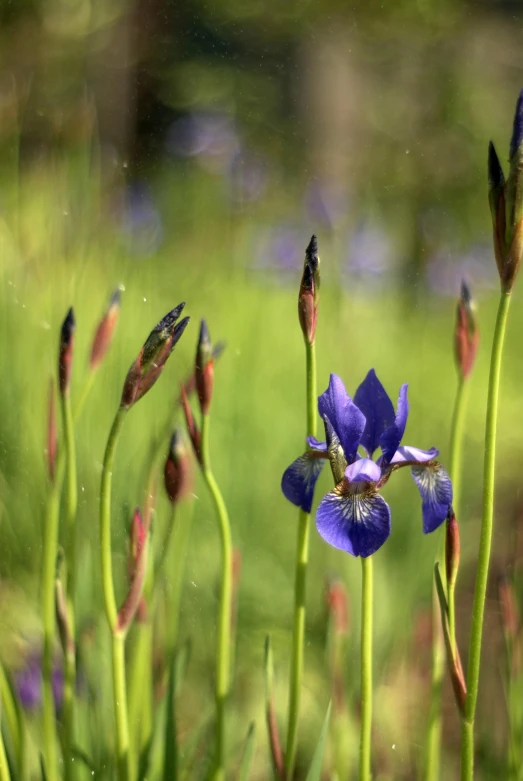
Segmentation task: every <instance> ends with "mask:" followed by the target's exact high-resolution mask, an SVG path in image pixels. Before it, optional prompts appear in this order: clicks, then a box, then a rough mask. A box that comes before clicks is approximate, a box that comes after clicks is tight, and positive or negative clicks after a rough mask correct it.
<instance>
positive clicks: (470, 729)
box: [461, 292, 510, 781]
mask: <svg viewBox="0 0 523 781" xmlns="http://www.w3.org/2000/svg"><path fill="white" fill-rule="evenodd" d="M509 306H510V293H504V292H502V293H501V297H500V301H499V307H498V315H497V319H496V325H495V329H494V339H493V343H492V354H491V358H490V375H489V387H488V396H487V420H486V427H485V457H484V464H483V516H482V520H481V536H480V543H479V554H478V565H477V570H476V585H475V588H474V603H473V607H472V627H471V631H470V645H469V661H468V672H467V697H466V700H465V717H464V719H463V721H462V733H461V781H472V779H473V777H474V719H475V716H476V704H477V700H478V688H479V670H480V663H481V640H482V635H483V615H484V612H485V597H486V592H487V580H488V571H489V563H490V549H491V546H492V527H493V520H494V480H495V467H496V427H497V413H498V398H499V381H500V375H501V359H502V354H503V342H504V338H505V329H506V324H507V316H508V311H509Z"/></svg>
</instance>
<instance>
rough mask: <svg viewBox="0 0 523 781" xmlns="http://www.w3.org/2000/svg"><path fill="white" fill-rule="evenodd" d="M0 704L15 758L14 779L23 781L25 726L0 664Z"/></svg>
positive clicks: (25, 773) (18, 705)
mask: <svg viewBox="0 0 523 781" xmlns="http://www.w3.org/2000/svg"><path fill="white" fill-rule="evenodd" d="M0 702H1V704H2V708H1V710H2V719H4V718H5V723H6V724H7V727H8V729H9V735H10V738H11V744H12V746H13V751H14V753H15V756H16V763H17V765H16V768H17V775H16V777H17V779H19V781H25V779H26V777H27V751H26V738H27V735H26V724H25V720H24V714H23V712H22V708H21V705H20V703H19V702H18V700H17V699H16V698H15V696H14V694H13V690H12V687H11V684H10V682H9V681H8V679H7V676H6V674H5V670H4V668H3V667H2V664H0Z"/></svg>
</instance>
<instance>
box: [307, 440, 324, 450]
mask: <svg viewBox="0 0 523 781" xmlns="http://www.w3.org/2000/svg"><path fill="white" fill-rule="evenodd" d="M307 444H308V446H309V447H310V448H312V450H321V451H323V452H324V453H326V452H327V443H326V442H321V441H320V440H319V439H316V437H307Z"/></svg>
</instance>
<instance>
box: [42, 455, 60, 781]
mask: <svg viewBox="0 0 523 781" xmlns="http://www.w3.org/2000/svg"><path fill="white" fill-rule="evenodd" d="M64 474H65V453H64V451H63V449H61V450H60V451H59V452H58V457H57V460H56V471H55V481H54V483H53V485H52V486H51V493H50V495H49V502H48V505H47V513H46V518H45V528H44V552H43V573H42V616H43V625H44V626H43V628H44V658H43V670H42V672H43V676H42V677H43V681H42V699H43V718H44V758H45V768H46V774H47V779H48V781H58V752H57V742H56V716H55V705H54V697H53V686H52V675H53V653H54V638H55V626H56V619H55V572H56V556H57V550H58V519H59V512H60V495H61V488H62V483H63V479H64Z"/></svg>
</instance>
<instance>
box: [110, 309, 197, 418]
mask: <svg viewBox="0 0 523 781" xmlns="http://www.w3.org/2000/svg"><path fill="white" fill-rule="evenodd" d="M184 306H185V304H184V303H182V304H178V306H177V307H175V308H174V309H173V310H172V311H171V312H169V313H168V314H167V315H166V316H165V317H164V318H163V320H160V322H159V323H158V325H157V326H156V327H155V328H153V330H152V331H151V333H150V334H149V337H148V339H147V341H146V342H145V344H144V346H143V347H142V349H141V350H140V354H139V355H138V357H137V359H136V360H135V362H134V363H133V364H132V366H131V368H130V369H129V371H128V373H127V377H126V380H125V383H124V388H123V392H122V400H121V402H120V405H121V407H123V408H126V409H128V408H129V407H132V406H133V404H136V402H137V401H139V400H140V399H141V398H142V396H145V394H146V393H147V391H148V390H150V389H151V388H152V386H153V385H154V383H155V382H156V380H157V379H158V377H159V376H160V374H161V373H162V371H163V368H164V366H165V363H166V361H167V359H168V357H169V356H170V354H171V353H172V351H173V350H174V348H175V346H176V344H177V343H178V341H179V339H180V337H181V335H182V334H183V332H184V331H185V328H186V326H187V324H188V322H189V318H188V317H184V319H183V320H180V322H179V323H177V322H176V321H177V320H178V318H179V316H180V314H181V312H182V310H183V308H184Z"/></svg>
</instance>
